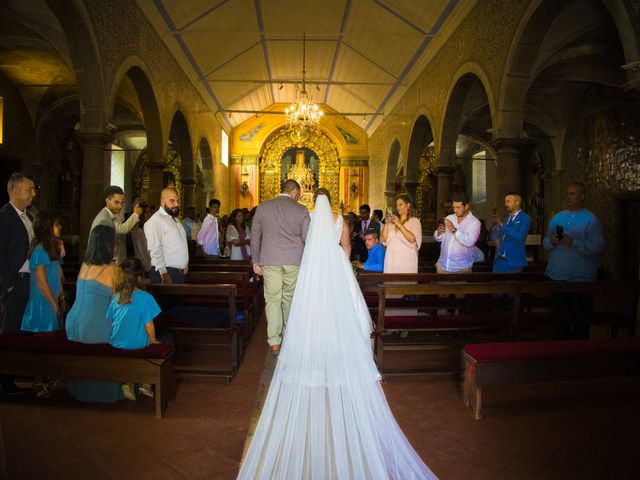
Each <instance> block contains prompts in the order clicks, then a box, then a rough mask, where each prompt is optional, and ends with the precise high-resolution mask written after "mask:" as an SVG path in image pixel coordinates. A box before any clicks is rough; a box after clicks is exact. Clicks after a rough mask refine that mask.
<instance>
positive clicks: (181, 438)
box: [0, 326, 640, 480]
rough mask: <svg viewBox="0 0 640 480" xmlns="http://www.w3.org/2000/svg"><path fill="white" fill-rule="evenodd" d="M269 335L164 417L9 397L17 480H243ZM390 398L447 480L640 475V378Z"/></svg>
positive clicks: (185, 385)
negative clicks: (466, 401) (230, 376)
mask: <svg viewBox="0 0 640 480" xmlns="http://www.w3.org/2000/svg"><path fill="white" fill-rule="evenodd" d="M262 327H263V328H264V326H262ZM263 338H264V333H263V332H262V331H261V330H258V331H257V332H256V335H255V337H254V339H253V341H252V344H251V345H250V346H249V348H248V350H247V356H246V359H245V363H244V364H243V365H242V368H241V370H240V373H239V374H238V376H237V377H236V378H235V379H234V380H233V382H232V383H231V384H230V385H226V384H225V383H224V382H223V381H220V380H215V379H206V378H198V377H191V378H187V379H183V380H182V381H181V382H180V384H179V387H178V392H177V396H176V400H175V402H174V403H173V404H172V405H170V406H169V408H168V410H167V412H166V416H165V418H163V419H162V420H156V419H155V418H154V415H153V404H152V401H151V400H150V399H146V398H143V399H139V400H138V401H137V402H135V403H134V402H122V403H120V404H118V405H112V406H94V405H80V404H78V403H76V402H75V401H73V400H72V399H71V398H70V397H68V396H67V395H66V394H65V392H63V391H59V392H55V394H54V396H53V397H52V398H51V399H48V400H38V399H36V398H35V397H34V396H33V395H31V394H28V395H23V396H22V398H5V397H3V398H0V420H1V425H2V433H3V435H4V446H5V450H6V452H5V453H6V461H7V470H8V473H9V478H11V479H20V480H22V479H96V480H101V479H129V478H131V479H138V480H139V479H233V478H235V474H236V472H237V466H238V462H239V461H240V458H241V455H242V451H243V447H244V442H245V438H246V435H247V431H248V428H249V424H250V421H251V416H252V411H253V407H254V404H255V401H256V393H257V389H258V383H259V378H260V375H261V373H262V371H263V367H264V365H265V355H266V353H267V348H266V343H264V342H263V341H262V340H263ZM385 391H386V393H387V397H388V399H389V403H390V405H391V408H392V410H393V411H394V413H395V415H396V418H397V419H398V422H399V423H400V425H401V426H402V428H403V429H404V432H405V433H406V435H407V437H408V438H409V440H410V441H411V443H412V444H413V445H414V447H415V448H416V450H417V451H418V453H420V455H422V457H423V458H424V460H425V461H426V462H427V464H428V465H429V466H430V467H431V469H432V470H433V471H434V473H436V474H437V475H438V476H439V477H440V478H442V479H467V478H469V479H474V480H479V479H491V480H493V479H536V480H537V479H574V478H579V479H592V478H593V479H603V478H607V479H610V478H613V479H627V478H628V479H638V478H640V462H638V460H637V454H638V452H639V450H640V448H639V447H640V440H639V437H640V385H639V382H638V381H637V380H629V379H626V380H624V379H623V380H614V381H588V382H587V381H581V382H571V383H566V384H564V383H548V384H535V385H522V386H499V387H493V388H487V389H486V390H485V396H484V408H483V414H484V418H483V419H482V420H480V421H475V420H473V419H472V416H471V413H470V411H469V410H467V409H465V408H464V407H463V406H462V401H461V395H460V384H459V382H458V381H457V380H456V379H455V378H452V377H451V376H429V377H426V376H416V377H395V378H392V379H391V381H390V382H389V383H388V384H387V385H385ZM0 445H2V442H0ZM1 476H2V475H1V473H0V477H1Z"/></svg>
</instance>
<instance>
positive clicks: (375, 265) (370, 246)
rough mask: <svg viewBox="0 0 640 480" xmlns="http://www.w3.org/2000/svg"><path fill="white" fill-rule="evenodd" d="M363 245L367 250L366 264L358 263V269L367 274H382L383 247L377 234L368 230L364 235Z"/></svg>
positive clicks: (372, 230)
mask: <svg viewBox="0 0 640 480" xmlns="http://www.w3.org/2000/svg"><path fill="white" fill-rule="evenodd" d="M364 243H365V245H366V247H367V250H368V253H369V255H368V257H367V261H366V262H358V268H361V269H363V270H366V271H368V272H382V271H383V270H384V254H385V252H384V247H383V246H382V244H381V243H380V242H379V237H378V232H376V231H375V230H374V229H369V230H367V232H366V233H365V236H364Z"/></svg>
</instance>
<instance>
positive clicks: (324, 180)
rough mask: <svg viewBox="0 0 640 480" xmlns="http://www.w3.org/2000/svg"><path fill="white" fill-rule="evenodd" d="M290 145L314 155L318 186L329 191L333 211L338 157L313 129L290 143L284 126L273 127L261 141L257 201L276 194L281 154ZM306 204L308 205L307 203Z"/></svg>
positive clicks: (337, 189) (337, 190)
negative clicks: (275, 129)
mask: <svg viewBox="0 0 640 480" xmlns="http://www.w3.org/2000/svg"><path fill="white" fill-rule="evenodd" d="M291 148H299V149H303V148H308V149H309V150H312V151H313V152H315V153H316V154H317V155H318V185H317V186H318V187H324V188H326V189H327V190H329V192H330V193H331V203H332V208H333V209H334V210H338V206H339V205H340V201H341V197H340V183H339V179H340V158H339V156H338V150H337V149H336V146H335V145H334V144H333V142H332V141H331V139H329V137H327V136H326V135H325V134H324V133H322V131H320V130H318V129H314V130H312V131H311V132H310V133H309V137H308V138H307V139H306V140H305V141H303V142H294V141H293V140H292V139H291V136H290V135H289V130H288V129H287V128H281V129H280V130H277V131H276V132H275V133H274V134H273V135H271V137H269V139H268V140H267V141H266V142H265V143H264V145H263V147H262V150H261V153H260V164H259V165H260V202H264V201H266V200H269V199H271V198H274V197H275V196H277V195H278V194H279V193H280V185H281V167H282V157H283V155H284V154H285V152H287V151H288V150H289V149H291ZM306 193H309V192H306ZM307 206H308V205H307Z"/></svg>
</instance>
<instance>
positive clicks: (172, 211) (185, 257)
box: [144, 188, 189, 284]
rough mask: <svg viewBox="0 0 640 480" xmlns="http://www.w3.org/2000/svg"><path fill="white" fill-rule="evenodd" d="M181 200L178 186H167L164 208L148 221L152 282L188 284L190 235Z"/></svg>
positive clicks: (164, 194)
mask: <svg viewBox="0 0 640 480" xmlns="http://www.w3.org/2000/svg"><path fill="white" fill-rule="evenodd" d="M179 213H180V200H179V199H178V192H177V191H176V190H175V188H165V189H164V190H162V194H161V195H160V208H158V210H157V211H156V213H154V214H153V215H152V216H151V218H150V219H149V220H147V222H146V223H145V224H144V234H145V236H146V237H147V246H148V248H149V254H150V255H151V272H150V275H149V277H150V279H151V283H164V284H170V283H184V275H185V273H186V272H187V265H188V264H189V247H188V245H187V235H186V233H185V231H184V228H183V226H182V224H181V223H180V221H179V220H178V214H179Z"/></svg>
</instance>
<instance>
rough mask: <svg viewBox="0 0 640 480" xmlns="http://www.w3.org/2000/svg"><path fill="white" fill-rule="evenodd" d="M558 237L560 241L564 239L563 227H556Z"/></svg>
mask: <svg viewBox="0 0 640 480" xmlns="http://www.w3.org/2000/svg"><path fill="white" fill-rule="evenodd" d="M556 237H558V240H562V239H564V227H563V226H562V225H556Z"/></svg>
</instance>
